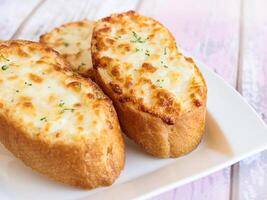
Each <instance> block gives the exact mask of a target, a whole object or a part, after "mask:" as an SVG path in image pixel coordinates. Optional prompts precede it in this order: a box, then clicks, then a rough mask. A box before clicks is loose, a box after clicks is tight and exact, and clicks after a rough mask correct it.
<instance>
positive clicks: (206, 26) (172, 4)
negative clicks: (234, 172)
mask: <svg viewBox="0 0 267 200" xmlns="http://www.w3.org/2000/svg"><path fill="white" fill-rule="evenodd" d="M138 11H140V12H141V13H142V14H145V15H149V16H152V17H155V18H156V19H158V20H159V21H160V22H162V23H163V24H164V25H165V26H167V27H168V28H169V29H170V30H171V32H172V33H173V34H174V36H175V38H176V41H177V44H178V46H179V47H181V48H182V49H183V50H185V51H186V52H187V53H186V54H187V55H193V56H194V57H195V58H196V59H197V60H199V61H202V62H204V63H205V64H207V67H210V68H211V69H213V70H214V71H216V72H217V73H218V74H219V75H221V76H222V77H223V78H224V79H225V80H227V81H228V82H229V83H230V84H231V85H232V86H234V87H235V86H236V78H237V63H238V48H239V18H240V1H231V0H227V1H218V0H217V1H214V0H205V1H202V2H201V3H198V4H196V2H195V1H194V0H188V1H184V0H180V1H164V2H163V1H161V0H145V1H142V3H141V4H140V7H139V9H138ZM230 177H231V175H230V167H229V168H226V169H224V170H221V171H219V172H217V173H214V174H212V175H210V176H208V177H205V178H202V179H200V180H197V181H195V182H193V183H190V184H187V185H185V186H182V187H179V188H177V189H175V190H171V191H169V192H166V193H164V194H162V195H160V196H158V197H155V198H153V199H166V200H167V199H168V200H169V199H173V200H174V199H198V200H202V199H203V200H204V199H205V200H206V199H208V200H213V199H216V200H225V199H229V196H230V185H231V183H230V182H231V178H230Z"/></svg>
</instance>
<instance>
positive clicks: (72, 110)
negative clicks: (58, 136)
mask: <svg viewBox="0 0 267 200" xmlns="http://www.w3.org/2000/svg"><path fill="white" fill-rule="evenodd" d="M74 110H75V109H73V108H64V109H63V110H62V111H61V112H60V113H61V114H62V113H64V112H65V111H70V112H72V113H73V112H74Z"/></svg>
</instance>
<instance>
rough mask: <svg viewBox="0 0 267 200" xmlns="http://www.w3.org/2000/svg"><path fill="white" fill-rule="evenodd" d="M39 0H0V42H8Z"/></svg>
mask: <svg viewBox="0 0 267 200" xmlns="http://www.w3.org/2000/svg"><path fill="white" fill-rule="evenodd" d="M39 3H40V0H25V1H21V0H11V1H10V0H0V40H8V39H10V38H11V37H12V35H13V34H14V33H15V32H16V30H17V28H18V27H19V26H20V25H21V23H23V21H24V20H25V19H26V18H27V16H28V15H29V14H30V13H31V11H32V10H33V9H34V8H35V7H36V6H37V5H38V4H39Z"/></svg>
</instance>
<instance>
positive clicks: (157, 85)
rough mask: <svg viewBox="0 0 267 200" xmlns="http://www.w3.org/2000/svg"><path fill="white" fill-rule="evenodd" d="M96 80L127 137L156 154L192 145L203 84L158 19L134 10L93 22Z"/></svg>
mask: <svg viewBox="0 0 267 200" xmlns="http://www.w3.org/2000/svg"><path fill="white" fill-rule="evenodd" d="M92 60H93V65H94V68H95V69H96V82H97V83H98V84H99V86H100V87H101V88H102V89H103V90H104V92H105V93H106V94H107V95H108V96H109V97H110V98H111V99H112V100H113V102H114V105H115V108H116V110H117V113H118V116H119V120H120V124H121V127H122V129H123V131H124V132H125V133H126V135H127V136H128V137H130V138H131V139H133V140H134V141H135V142H136V143H137V144H139V145H140V146H142V147H143V148H144V149H145V150H146V151H147V152H148V153H150V154H152V155H154V156H157V157H178V156H181V155H185V154H187V153H189V152H191V151H192V150H194V149H195V148H196V147H197V146H198V144H199V143H200V141H201V138H202V136H203V133H204V127H205V114H206V94H207V87H206V84H205V81H204V79H203V76H202V75H201V73H200V71H199V70H198V68H197V67H196V65H195V63H194V61H193V60H192V59H191V58H187V57H185V56H184V55H182V53H181V52H180V51H179V50H178V49H177V47H176V43H175V40H174V37H173V36H172V35H171V33H170V32H169V31H168V30H167V29H166V28H165V27H164V26H163V25H161V24H160V23H159V22H157V21H156V20H154V19H151V18H149V17H144V16H141V15H139V14H137V13H136V12H134V11H128V12H125V13H121V14H113V15H111V16H109V17H106V18H103V19H101V20H99V21H97V22H96V24H95V28H94V32H93V38H92Z"/></svg>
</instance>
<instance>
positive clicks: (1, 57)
mask: <svg viewBox="0 0 267 200" xmlns="http://www.w3.org/2000/svg"><path fill="white" fill-rule="evenodd" d="M0 59H3V60H5V61H10V60H9V59H7V58H6V57H5V56H3V55H0Z"/></svg>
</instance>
